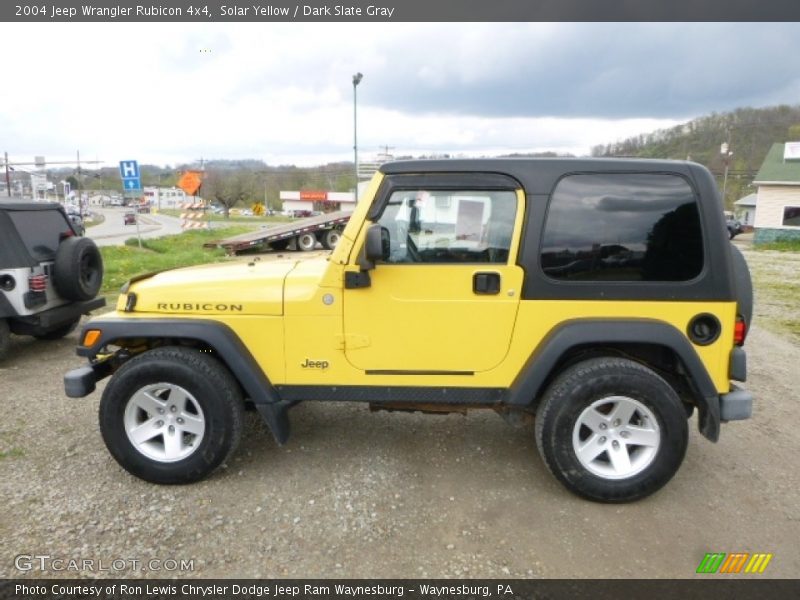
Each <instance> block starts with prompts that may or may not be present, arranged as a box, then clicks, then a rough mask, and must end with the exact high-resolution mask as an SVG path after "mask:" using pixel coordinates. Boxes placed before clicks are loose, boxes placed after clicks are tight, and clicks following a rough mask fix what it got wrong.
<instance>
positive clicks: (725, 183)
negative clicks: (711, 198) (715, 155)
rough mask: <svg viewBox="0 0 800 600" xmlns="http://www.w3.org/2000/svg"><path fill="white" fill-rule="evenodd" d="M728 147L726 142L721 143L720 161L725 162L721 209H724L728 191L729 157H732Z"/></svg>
mask: <svg viewBox="0 0 800 600" xmlns="http://www.w3.org/2000/svg"><path fill="white" fill-rule="evenodd" d="M728 148H729V145H728V143H727V142H725V143H723V144H722V145H721V146H720V154H722V160H723V161H724V162H725V174H724V175H723V177H722V207H723V209H724V208H726V205H725V198H726V194H727V190H728V167H729V166H730V162H731V156H733V152H731V151H730V150H728Z"/></svg>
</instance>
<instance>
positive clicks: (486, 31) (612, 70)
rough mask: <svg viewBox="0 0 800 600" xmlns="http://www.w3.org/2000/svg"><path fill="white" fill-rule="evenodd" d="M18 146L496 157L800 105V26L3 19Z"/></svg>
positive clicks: (118, 155) (14, 155)
mask: <svg viewBox="0 0 800 600" xmlns="http://www.w3.org/2000/svg"><path fill="white" fill-rule="evenodd" d="M0 55H2V56H3V58H4V60H3V70H2V84H0V140H2V147H0V152H2V151H7V152H8V153H9V159H10V160H11V161H12V162H14V161H24V160H32V158H33V156H35V155H44V156H45V157H46V158H47V159H48V160H50V161H56V160H71V159H72V158H73V157H74V156H75V152H76V150H80V153H81V158H83V159H99V160H103V161H104V162H105V163H107V164H109V165H113V164H116V163H117V162H118V161H119V160H123V159H136V160H139V161H140V162H142V163H155V164H170V165H175V164H178V163H184V162H190V161H194V160H198V159H200V158H205V159H212V158H227V159H235V158H260V159H263V160H265V161H266V162H267V163H269V164H273V165H277V164H298V165H313V164H320V163H323V162H327V161H332V160H352V156H353V153H352V146H353V86H352V75H353V74H354V73H356V72H361V73H363V74H364V78H363V81H362V82H361V84H360V85H359V87H358V139H359V152H360V155H361V156H362V157H369V156H371V155H374V154H376V153H377V152H379V150H380V148H381V147H382V146H384V145H388V146H389V147H391V148H393V150H392V152H393V153H395V154H401V155H409V154H411V155H419V154H423V153H425V154H430V153H434V152H436V153H441V152H447V153H455V154H464V155H468V156H471V155H493V154H499V153H505V152H530V151H546V150H553V151H559V152H571V153H574V154H587V153H588V152H589V149H590V147H591V146H592V145H594V144H599V143H608V142H613V141H615V140H618V139H622V138H625V137H628V136H631V135H636V134H639V133H646V132H649V131H653V130H656V129H659V128H664V127H670V126H672V125H675V124H678V123H682V122H685V121H688V120H691V119H692V118H695V117H698V116H702V115H705V114H708V113H710V112H713V111H716V112H722V111H726V110H729V109H734V108H736V107H741V106H770V105H775V104H780V103H785V104H797V103H800V24H798V23H772V24H770V23H767V24H754V23H738V24H715V23H674V24H672V23H651V24H640V23H632V24H613V23H612V24H604V23H516V24H514V23H512V24H508V23H503V24H501V23H484V24H468V23H452V24H451V23H440V24H424V23H422V24H419V23H417V24H413V23H391V24H369V23H363V24H338V23H337V24H331V23H320V24H297V23H287V24H269V23H251V24H242V23H235V24H227V23H214V24H210V25H206V26H200V25H194V24H188V23H187V24H169V23H156V24H144V23H133V24H124V23H104V24H91V23H41V24H39V23H33V24H29V23H25V24H18V23H15V24H13V25H12V24H10V23H0Z"/></svg>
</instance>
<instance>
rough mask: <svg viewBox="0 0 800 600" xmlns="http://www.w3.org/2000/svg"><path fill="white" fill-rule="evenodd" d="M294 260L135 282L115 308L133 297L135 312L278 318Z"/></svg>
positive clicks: (244, 264) (241, 264)
mask: <svg viewBox="0 0 800 600" xmlns="http://www.w3.org/2000/svg"><path fill="white" fill-rule="evenodd" d="M297 262H298V261H251V262H236V263H225V264H213V265H202V266H199V267H188V268H182V269H174V270H170V271H162V272H160V273H156V274H154V275H152V276H149V277H145V278H143V279H139V280H137V279H134V280H132V281H131V283H130V284H129V286H128V290H127V293H123V295H122V296H121V297H120V300H119V303H118V305H117V309H118V310H124V309H125V306H126V304H127V303H129V302H130V300H129V297H130V294H135V304H134V306H133V310H134V311H135V312H137V313H141V312H147V313H160V314H181V315H185V314H194V315H222V314H224V315H281V314H283V286H284V281H285V279H286V276H287V275H288V274H289V273H290V272H291V271H292V270H293V269H294V268H295V267H296V265H297Z"/></svg>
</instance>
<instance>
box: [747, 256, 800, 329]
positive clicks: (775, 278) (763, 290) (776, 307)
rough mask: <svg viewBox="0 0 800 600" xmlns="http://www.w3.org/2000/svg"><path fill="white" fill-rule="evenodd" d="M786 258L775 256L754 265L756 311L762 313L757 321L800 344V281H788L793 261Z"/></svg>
mask: <svg viewBox="0 0 800 600" xmlns="http://www.w3.org/2000/svg"><path fill="white" fill-rule="evenodd" d="M787 259H789V257H786V259H781V258H780V257H778V256H774V258H773V259H767V260H764V259H763V258H762V259H760V260H757V261H753V262H752V263H751V265H750V273H751V275H752V277H753V286H754V288H755V304H756V310H757V311H758V312H759V313H760V314H759V316H757V317H756V321H757V322H758V324H763V325H764V326H765V327H766V328H767V329H771V330H772V331H774V332H776V333H778V334H780V335H788V336H789V337H790V338H791V339H793V340H795V341H800V315H798V314H797V306H798V303H800V281H796V280H793V278H789V279H787V268H788V269H791V266H788V267H787V265H791V263H792V262H794V261H790V262H787ZM759 307H761V309H760V310H759Z"/></svg>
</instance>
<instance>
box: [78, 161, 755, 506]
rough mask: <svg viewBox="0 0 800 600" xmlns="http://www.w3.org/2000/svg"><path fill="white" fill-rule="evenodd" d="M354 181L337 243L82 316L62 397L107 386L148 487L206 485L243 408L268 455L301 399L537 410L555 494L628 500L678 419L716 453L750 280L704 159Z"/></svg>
mask: <svg viewBox="0 0 800 600" xmlns="http://www.w3.org/2000/svg"><path fill="white" fill-rule="evenodd" d="M370 189H371V190H372V192H371V195H368V196H367V197H365V198H363V199H362V200H361V202H363V203H364V204H362V205H361V206H363V209H359V210H357V211H355V212H354V213H353V214H352V216H349V217H347V218H348V221H347V225H346V228H345V229H344V231H343V232H342V234H341V237H342V239H343V240H347V243H340V244H338V245H336V247H335V249H334V250H333V254H332V255H330V256H324V257H317V258H308V259H306V260H297V259H294V260H291V261H274V262H273V261H268V262H266V263H264V262H262V263H255V262H252V263H250V266H249V267H248V268H246V269H245V268H244V266H243V263H241V262H234V263H230V264H228V265H226V266H220V265H218V264H214V265H209V266H208V267H192V268H191V269H182V270H181V269H178V270H174V269H173V270H166V271H162V272H160V273H151V274H148V275H144V276H139V277H136V278H134V279H132V280H131V281H129V282H128V283H127V284H125V285H124V286H123V288H122V290H121V294H122V296H121V298H120V301H119V302H118V303H117V305H116V306H117V309H116V311H115V312H113V313H111V314H109V315H104V316H102V317H98V318H95V319H93V320H92V321H91V322H90V323H88V324H87V325H86V327H85V329H84V332H83V334H82V336H81V338H80V342H79V347H78V354H79V355H80V356H83V357H85V358H86V359H88V361H89V364H88V365H86V366H83V367H81V368H78V369H75V370H74V371H71V372H70V373H68V374H67V375H66V377H65V379H64V382H65V391H66V393H67V396H69V397H72V398H77V397H83V396H86V395H88V394H90V393H92V392H93V391H94V390H95V388H96V384H97V382H98V381H100V380H102V379H104V378H106V377H110V380H109V381H108V384H107V385H106V386H105V387H104V389H103V393H102V398H101V400H100V419H99V421H100V432H101V434H102V436H103V440H104V441H105V444H106V446H107V448H108V450H109V452H110V453H111V455H112V456H113V457H114V458H115V459H116V460H117V461H118V462H119V464H120V465H122V466H123V467H124V468H125V469H127V470H128V471H129V472H130V473H132V474H133V475H135V476H137V477H140V478H142V479H144V480H147V481H151V482H155V483H163V484H176V483H188V482H191V481H197V480H199V479H201V478H203V477H205V476H207V475H208V474H210V473H211V472H212V471H213V470H214V469H215V468H216V467H218V466H219V465H221V464H223V463H225V462H226V461H228V460H229V458H228V457H229V456H230V454H231V452H233V451H234V449H235V447H236V445H237V443H238V442H239V439H240V437H241V433H242V422H243V417H242V411H243V410H244V408H245V405H246V404H245V402H246V401H247V402H248V404H252V405H254V406H255V408H256V409H257V410H258V412H259V414H260V415H261V416H262V417H263V419H264V421H265V423H266V425H267V427H268V428H269V429H270V430H271V432H272V433H273V435H274V436H275V439H276V441H277V442H278V443H281V444H282V443H285V442H286V441H287V439H288V436H289V433H290V427H289V416H288V412H289V411H290V410H291V408H292V407H294V406H296V405H297V404H299V403H300V402H304V401H305V402H334V403H336V402H341V401H356V402H358V401H361V402H369V403H370V407H371V408H374V409H376V410H379V409H382V410H388V411H409V410H410V411H421V412H439V413H441V412H463V411H465V410H467V409H488V410H494V411H496V412H497V413H499V414H500V415H502V416H504V417H505V418H507V419H508V420H509V421H510V422H512V423H520V422H525V421H526V420H527V419H528V418H529V417H535V428H533V431H531V435H532V437H533V438H534V439H535V442H536V446H537V447H538V449H539V453H540V455H541V458H542V460H543V462H544V464H545V465H546V466H547V468H548V469H549V470H550V472H551V473H553V475H554V476H555V477H556V478H557V479H558V480H559V481H560V482H561V483H562V484H563V485H564V486H565V487H566V488H567V489H569V490H571V491H572V492H574V493H576V494H578V495H580V496H583V497H585V498H589V499H592V500H596V501H602V502H626V501H632V500H637V499H640V498H644V497H645V496H648V495H649V494H652V493H653V492H655V491H657V490H658V489H660V488H661V487H662V486H664V485H665V484H666V483H667V482H668V481H669V480H670V479H671V478H672V476H673V475H674V474H675V473H676V472H677V471H678V468H679V467H680V465H681V463H682V462H683V459H684V455H685V453H686V449H687V446H688V442H689V425H690V423H692V424H696V425H697V426H698V427H699V430H700V433H701V434H702V435H703V436H705V437H706V438H707V439H709V440H710V441H712V442H715V441H717V440H718V439H719V437H720V434H721V430H722V429H723V427H724V423H727V422H728V421H737V420H742V419H747V418H749V417H750V416H751V413H752V404H753V395H752V394H751V393H750V392H749V391H748V390H746V389H743V388H740V387H739V386H738V385H737V384H735V383H732V382H731V380H733V381H738V382H741V381H745V380H746V375H747V361H746V354H745V349H744V347H743V344H744V342H745V338H746V335H747V330H748V326H749V325H750V322H751V318H752V312H753V294H752V285H751V280H750V273H749V271H748V268H747V263H746V262H745V260H744V257H743V256H742V254H741V252H740V251H739V249H738V248H736V247H735V246H734V245H733V244H731V243H730V241H729V240H728V236H727V235H726V232H725V230H724V229H723V226H724V225H723V223H724V221H725V219H724V218H723V215H722V211H721V210H720V199H719V192H718V191H717V184H716V181H715V180H714V177H713V175H712V174H711V173H710V172H709V171H708V169H706V168H705V167H703V166H701V165H698V164H694V163H688V162H683V161H680V162H677V161H676V162H673V161H655V160H653V161H644V160H621V159H620V160H607V159H603V160H596V159H594V160H593V159H546V160H536V159H527V160H517V159H511V160H508V159H498V160H455V159H454V160H420V161H397V162H390V163H386V164H384V165H382V166H381V167H380V170H379V171H378V172H377V173H376V174H375V176H374V178H373V181H372V185H371V186H370ZM421 199H424V200H423V201H420V200H421ZM443 207H447V209H446V210H444V209H443ZM267 231H268V230H267ZM302 239H307V241H308V242H309V247H313V244H314V243H316V240H315V236H314V231H313V230H310V231H307V232H305V233H304V234H302V236H300V237H298V246H301V245H302V244H304V243H305V242H302V241H301V240H302ZM254 290H257V293H254ZM694 412H696V413H697V414H698V418H697V419H696V420H691V421H690V420H689V418H690V417H691V415H692V414H693V413H694ZM455 426H457V425H455ZM463 433H465V432H462V434H463ZM407 436H408V437H407V442H408V443H413V439H414V434H413V432H412V431H408V432H407ZM529 445H533V444H529ZM699 450H700V448H699V446H696V445H695V444H692V451H695V452H696V451H699ZM725 452H728V450H727V449H726V448H721V449H720V451H719V454H724V453H725ZM699 462H700V461H697V460H695V461H693V467H696V466H697V464H698V463H699ZM229 464H230V463H229ZM475 464H476V469H477V470H476V475H475V485H476V487H477V488H480V486H481V485H482V482H481V478H482V474H481V473H480V472H479V471H480V464H479V461H478V462H476V463H475ZM328 466H329V468H335V465H334V464H333V463H330V464H329V465H328ZM695 476H699V474H697V473H696V474H695ZM483 481H484V482H485V483H487V484H488V483H490V482H489V481H488V480H485V479H484V480H483ZM713 485H717V486H722V485H723V484H722V483H720V482H719V481H716V482H714V483H713Z"/></svg>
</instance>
